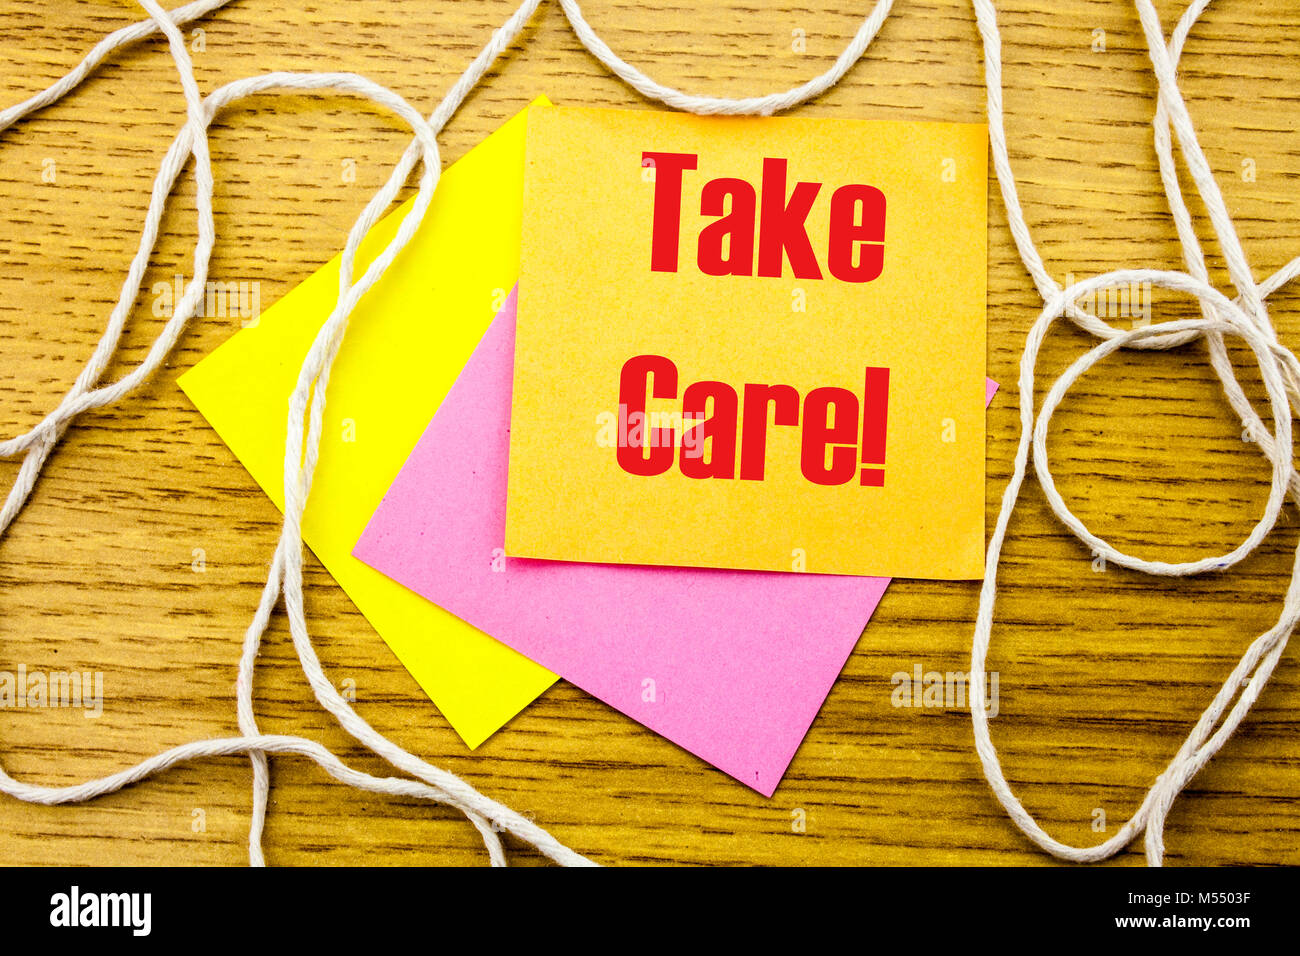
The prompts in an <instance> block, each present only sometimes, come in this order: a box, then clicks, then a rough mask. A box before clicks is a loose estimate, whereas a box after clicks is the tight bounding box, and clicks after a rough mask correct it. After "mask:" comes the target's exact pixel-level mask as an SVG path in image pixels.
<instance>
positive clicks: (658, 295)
mask: <svg viewBox="0 0 1300 956" xmlns="http://www.w3.org/2000/svg"><path fill="white" fill-rule="evenodd" d="M985 142H986V140H985V130H984V127H982V126H976V125H967V124H947V123H894V122H857V121H842V120H812V119H774V118H705V117H695V116H686V115H679V114H667V113H662V112H655V111H648V110H641V111H621V110H597V109H567V108H561V107H553V106H551V105H550V104H549V103H547V102H546V101H545V100H538V101H537V102H535V103H534V104H533V105H532V106H531V107H530V108H529V109H528V110H526V111H525V112H524V113H521V114H519V115H518V116H516V117H514V118H513V119H511V120H510V121H509V122H507V123H506V124H505V125H504V126H502V127H501V129H499V130H498V131H497V132H495V133H493V134H492V135H491V136H489V137H488V138H487V139H486V140H484V141H483V142H482V143H481V144H479V145H478V146H477V147H476V148H474V149H473V150H471V151H470V152H469V153H468V154H467V155H466V156H465V157H464V158H462V159H461V160H460V161H459V162H457V163H455V164H454V165H452V166H451V167H450V168H448V169H447V170H446V171H445V172H444V174H443V177H442V181H441V183H440V184H439V186H438V190H437V193H436V194H435V196H434V199H433V203H432V205H431V207H430V209H429V212H428V214H427V216H426V218H425V220H424V222H423V223H422V225H421V226H420V229H419V230H418V231H417V232H416V234H415V236H414V238H413V239H412V241H411V242H410V244H409V245H408V246H407V247H406V248H405V249H404V250H403V251H402V253H401V254H400V255H399V256H398V258H397V259H396V261H395V262H394V263H393V265H392V266H391V267H390V268H389V270H388V271H387V272H386V273H385V274H384V276H383V278H382V279H381V280H380V281H379V282H378V283H377V285H376V286H375V287H374V289H373V290H372V291H371V292H370V293H369V295H368V296H367V297H365V298H364V299H363V300H362V301H361V303H360V305H359V306H358V308H357V309H356V311H355V313H354V314H353V316H352V319H351V322H350V324H349V331H348V333H347V338H346V340H345V341H344V344H343V347H342V349H341V351H340V353H339V356H338V359H337V362H336V364H335V367H334V370H333V372H332V375H331V379H330V383H329V393H328V395H327V403H326V412H325V422H324V427H323V436H324V437H323V439H322V443H321V449H320V458H319V464H318V465H317V469H316V477H315V481H314V484H313V487H312V491H311V497H310V499H309V501H308V505H307V510H306V514H305V517H304V522H303V536H304V538H305V540H306V542H307V544H308V546H309V547H310V548H311V549H312V550H313V551H314V552H315V554H316V555H317V557H318V558H319V559H320V560H321V562H322V563H323V564H324V565H325V567H326V568H327V569H328V570H329V571H330V573H331V574H332V575H333V576H334V577H335V579H336V580H337V581H338V582H339V584H340V585H342V587H343V588H344V590H345V591H346V592H347V593H348V594H349V595H350V596H351V598H352V600H353V601H354V602H355V603H356V605H357V607H358V608H359V609H360V610H361V612H362V613H363V614H364V615H365V616H366V617H367V618H368V619H369V621H370V622H371V623H372V624H373V625H374V627H375V629H376V630H377V631H378V632H379V634H380V635H381V636H382V637H383V639H384V640H385V641H386V642H387V643H388V645H389V646H390V647H391V648H392V649H393V651H394V653H396V655H397V657H398V658H399V659H400V660H401V662H402V663H403V664H404V665H405V666H406V668H407V669H408V670H409V671H410V672H411V674H412V675H413V676H414V677H415V679H416V680H417V681H418V682H419V684H420V686H421V687H423V688H424V690H425V692H426V693H427V694H428V695H429V697H430V698H432V700H433V701H434V703H435V704H436V705H437V706H438V708H439V709H440V710H441V711H442V713H443V714H444V716H445V717H446V718H447V720H448V721H449V722H450V723H451V725H452V726H453V727H454V728H455V729H456V731H457V732H458V733H459V734H460V735H461V737H463V738H464V740H465V741H466V743H467V744H469V746H471V747H475V746H477V745H478V744H480V743H481V742H482V741H484V740H485V739H486V738H487V737H489V736H490V735H491V734H493V733H495V732H496V731H497V730H498V729H500V728H501V727H502V726H503V725H504V724H505V723H506V722H507V721H509V720H510V718H511V717H513V716H514V715H515V714H516V713H518V712H519V711H520V710H521V709H522V708H524V707H526V706H527V705H528V704H529V703H530V702H531V701H532V700H533V699H534V698H536V697H537V696H538V695H539V694H541V693H542V692H543V691H544V690H545V689H546V688H547V687H548V686H549V685H550V684H551V683H552V682H553V681H554V680H555V679H556V677H557V675H558V676H560V677H563V678H564V679H565V680H568V681H571V682H572V683H573V684H575V685H577V686H578V687H580V688H582V689H583V690H585V691H586V692H588V693H590V694H592V695H593V696H595V697H597V698H599V699H600V700H602V701H604V702H605V703H607V704H609V705H610V706H612V707H614V708H617V709H618V710H619V711H621V712H622V713H624V714H626V715H627V716H629V717H630V718H632V719H633V720H635V721H637V722H639V723H641V724H643V725H644V726H646V727H648V728H650V729H651V730H653V731H655V732H657V733H659V734H662V735H663V736H664V737H667V738H668V739H670V740H672V741H674V742H675V743H677V744H679V745H680V746H682V747H684V748H686V749H687V750H689V751H691V752H692V753H694V754H696V755H698V756H699V757H701V758H703V759H704V760H706V761H708V762H709V763H710V764H712V765H714V766H716V767H718V768H719V769H721V770H723V771H725V772H726V773H728V774H730V775H732V776H733V777H735V778H736V779H738V780H740V781H741V782H743V783H745V784H746V785H748V786H750V787H752V788H754V789H755V790H757V791H759V792H761V793H763V794H765V795H771V794H772V792H773V791H774V790H775V789H776V787H777V785H778V783H779V782H780V780H781V777H782V775H783V774H784V773H785V770H786V767H787V766H788V765H789V763H790V761H791V759H792V758H793V756H794V753H795V751H796V749H797V748H798V746H799V744H800V742H801V741H802V739H803V737H804V735H805V734H806V733H807V731H808V728H809V727H810V725H811V724H812V721H813V719H814V717H815V716H816V714H817V711H818V709H819V707H820V706H821V704H822V701H823V700H824V699H825V697H826V694H827V692H828V691H829V690H830V687H831V685H832V684H833V682H834V681H835V679H836V677H837V675H838V674H839V672H840V670H841V668H842V667H843V665H844V662H845V660H846V659H847V657H848V655H849V654H850V652H851V651H852V649H853V647H854V645H855V644H856V642H857V640H858V638H859V636H860V635H861V633H862V631H863V628H864V626H865V625H866V623H867V621H868V620H869V618H870V617H871V615H872V612H873V611H874V610H875V607H876V605H877V603H878V602H879V601H880V598H881V595H882V594H883V593H884V591H885V588H886V586H887V585H888V583H889V578H890V577H892V576H906V577H919V578H947V579H954V578H957V579H960V578H976V577H979V576H980V575H981V573H982V563H983V547H984V524H983V515H984V491H983V488H984V484H983V483H984V418H983V408H984V405H985V403H986V401H987V400H988V399H989V398H991V396H992V386H991V385H989V384H987V383H986V381H985V379H984V374H983V369H984V282H985V201H986V197H985V187H986V183H985V170H986V159H985V155H986V154H985V150H986V146H985ZM409 208H410V203H408V204H406V205H405V206H403V207H401V208H399V209H397V210H396V211H394V212H393V213H392V214H390V215H389V216H388V217H387V218H386V219H385V220H384V221H382V222H381V223H380V224H379V225H377V226H376V227H375V228H374V229H373V230H372V232H371V234H370V235H369V236H368V237H367V239H366V241H365V243H364V245H363V246H362V249H361V253H360V255H359V256H358V261H357V270H358V272H359V271H360V270H361V269H363V268H364V267H365V266H366V265H367V264H368V263H369V262H370V261H371V259H373V257H374V256H375V255H376V254H377V253H378V252H379V250H381V249H382V248H383V247H384V245H386V244H387V242H388V241H389V240H391V238H392V237H393V235H394V234H395V232H396V230H397V227H398V224H399V223H400V222H401V220H402V218H403V217H404V216H405V215H406V214H407V212H408V211H409ZM338 268H339V263H338V259H335V260H333V261H331V262H330V263H328V264H327V265H326V266H324V267H323V268H322V269H321V270H320V271H319V272H317V273H316V274H314V275H312V276H311V277H309V278H308V279H307V280H306V281H304V282H303V283H302V284H301V285H299V286H298V287H297V288H295V289H294V290H293V291H291V292H290V293H289V294H288V295H286V296H285V297H284V298H283V299H281V300H280V301H279V302H277V303H276V304H275V305H274V306H272V307H271V308H269V309H268V310H267V311H266V312H265V313H264V314H263V315H262V316H261V317H260V320H259V321H257V322H256V323H254V324H252V325H250V326H249V327H247V328H244V329H242V330H240V331H239V332H237V333H236V334H235V335H234V336H232V337H231V338H230V340H229V341H227V342H226V343H225V344H224V345H222V346H221V347H220V348H218V349H217V350H216V351H215V352H213V353H212V354H211V355H210V356H208V357H207V358H205V359H204V360H203V361H201V362H200V363H199V364H198V365H196V366H195V367H194V368H193V369H192V370H190V371H189V372H188V373H186V374H185V375H183V376H182V377H181V379H180V385H181V387H182V389H184V391H185V393H186V394H187V395H188V396H189V397H190V398H191V400H192V401H193V402H194V404H195V405H196V406H197V407H198V408H199V410H200V411H201V412H202V413H203V415H204V416H205V417H206V418H207V420H208V421H209V422H210V423H211V424H212V426H213V428H215V429H216V430H217V432H218V434H219V435H220V436H221V437H222V439H223V440H224V441H225V442H226V443H227V444H228V445H229V446H230V447H231V449H232V450H233V451H234V453H235V454H236V455H237V456H238V457H239V459H240V460H241V461H242V462H243V463H244V465H245V466H246V467H247V468H248V470H249V472H250V473H251V474H252V476H253V477H254V479H255V480H256V481H257V482H258V483H259V484H260V485H261V486H262V488H263V489H264V490H265V491H266V493H267V494H268V495H269V496H270V497H271V498H272V500H274V501H275V502H276V504H277V505H280V506H282V492H281V486H282V476H281V469H282V467H283V457H284V453H283V448H284V441H285V432H284V429H285V418H286V416H285V411H284V410H285V407H286V400H287V398H288V396H289V394H290V392H291V391H292V389H293V385H294V382H295V379H296V376H297V374H298V370H299V367H300V366H301V363H302V360H303V358H304V357H305V355H306V353H307V350H308V348H309V347H310V344H311V341H312V339H313V337H314V335H315V333H316V332H317V330H318V329H319V328H320V326H321V324H322V323H323V322H324V321H325V319H326V317H327V316H328V315H329V313H330V310H331V308H332V306H333V305H334V302H335V298H336V296H337V291H338Z"/></svg>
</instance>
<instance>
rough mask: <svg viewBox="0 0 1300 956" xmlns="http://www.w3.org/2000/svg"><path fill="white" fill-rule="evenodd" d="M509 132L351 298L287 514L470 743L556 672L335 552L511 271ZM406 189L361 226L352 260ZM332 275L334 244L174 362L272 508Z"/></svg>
mask: <svg viewBox="0 0 1300 956" xmlns="http://www.w3.org/2000/svg"><path fill="white" fill-rule="evenodd" d="M537 102H538V103H542V104H546V101H545V100H544V99H542V100H538V101H537ZM524 132H525V113H520V114H519V115H518V116H516V117H514V118H513V119H511V120H510V121H509V122H507V123H506V124H505V125H504V126H502V127H501V128H500V129H499V130H497V131H496V132H495V133H493V134H492V135H491V136H489V137H488V138H487V139H486V140H484V141H483V142H482V143H481V144H479V145H478V146H476V147H475V148H474V149H473V150H471V151H470V152H469V153H467V154H466V155H465V156H464V158H462V159H461V160H460V161H458V162H457V163H455V164H454V165H452V166H451V167H450V168H448V169H447V170H446V171H445V172H444V173H443V175H442V181H441V182H440V183H439V185H438V190H437V192H436V193H435V195H434V198H433V202H432V205H431V206H430V208H429V210H428V212H427V213H426V216H425V219H424V222H423V223H422V224H421V226H420V229H419V230H418V231H417V232H416V234H415V235H414V237H412V239H411V241H410V243H409V244H408V245H407V246H406V248H405V249H404V250H403V251H402V253H401V254H400V256H399V257H398V258H397V260H396V261H395V262H394V263H393V265H392V266H391V267H390V268H389V270H388V271H387V272H386V273H385V274H384V276H383V278H382V279H381V280H380V281H379V282H378V283H377V284H376V285H375V286H374V288H373V289H371V291H370V292H369V293H368V294H367V295H366V297H365V298H363V299H362V300H361V303H360V305H359V306H358V307H357V309H356V311H355V312H354V313H353V315H352V318H351V321H350V323H349V326H348V332H347V337H346V339H345V340H344V343H343V347H342V349H341V351H340V352H339V355H338V359H337V360H336V362H335V364H334V368H333V371H332V373H331V377H330V383H329V394H328V396H327V401H326V410H325V421H324V426H323V432H322V439H321V448H320V459H319V464H318V465H317V468H316V475H315V479H314V481H313V484H312V490H311V497H310V498H309V500H308V504H307V510H306V514H305V515H304V519H303V538H304V540H305V541H306V542H307V545H308V546H309V547H310V548H311V549H312V551H313V552H315V554H316V556H317V557H318V558H319V559H320V560H321V563H322V564H324V565H325V567H326V568H327V569H328V570H329V572H330V574H332V575H333V576H334V579H335V580H336V581H338V583H339V584H340V585H342V587H343V589H344V590H345V591H346V592H347V593H348V595H349V597H351V598H352V600H353V601H354V602H355V603H356V606H357V608H358V609H359V610H360V611H361V613H362V614H364V615H365V616H366V618H367V619H368V620H369V621H370V623H371V624H372V625H373V626H374V628H375V630H376V631H378V632H379V634H380V636H382V637H383V639H384V640H385V641H387V643H388V645H389V646H390V647H391V648H392V649H393V652H394V653H395V654H396V655H397V657H398V659H399V660H400V661H401V662H402V663H403V664H404V665H405V666H406V669H407V670H409V671H410V672H411V675H412V676H413V677H414V678H415V679H416V681H418V682H419V684H420V686H421V687H422V688H424V691H425V693H427V694H428V695H429V697H430V698H432V699H433V701H434V703H436V704H437V705H438V707H439V709H440V710H441V711H442V713H443V715H444V716H445V717H446V718H447V720H448V721H449V722H450V723H451V725H452V727H454V728H455V729H456V732H457V733H459V734H460V736H461V737H463V738H464V740H465V742H466V743H467V744H469V745H470V746H471V747H476V746H478V745H479V744H480V743H482V742H483V741H484V740H486V739H487V738H488V737H489V736H491V735H492V734H493V733H495V732H496V731H497V730H498V729H499V728H500V727H501V726H502V725H503V724H504V723H505V722H506V721H508V720H509V719H510V718H511V717H513V716H514V715H515V714H517V713H518V712H519V711H520V710H521V709H523V708H524V707H525V706H527V705H528V704H529V703H530V702H531V701H532V700H534V699H535V698H536V697H537V696H538V695H539V694H540V693H542V691H544V690H545V689H546V688H547V687H549V686H550V685H551V684H552V683H553V682H554V681H555V679H556V675H555V674H552V673H551V672H550V671H548V670H545V669H544V668H542V667H539V666H538V665H536V664H534V663H533V662H531V661H529V660H528V659H527V658H525V657H523V656H522V655H520V654H518V653H517V652H515V651H513V650H511V649H510V648H508V647H506V645H504V644H501V643H499V642H498V641H495V640H493V639H492V638H491V637H488V636H487V635H486V634H484V633H483V632H481V631H479V630H476V629H475V628H473V627H471V626H470V625H468V624H466V623H465V622H463V621H461V620H460V619H459V618H456V617H454V616H452V615H451V614H449V613H447V612H446V611H443V610H442V609H441V608H439V607H437V606H436V605H434V604H432V603H431V602H429V601H427V600H425V599H424V598H422V597H420V596H419V595H417V594H415V593H414V592H412V591H408V590H407V589H405V588H404V587H402V586H401V585H400V584H397V583H396V582H394V581H392V580H391V579H389V578H386V577H384V576H383V575H382V574H380V573H379V572H378V571H375V570H374V569H372V568H370V567H368V566H366V565H365V564H362V563H361V562H360V561H359V560H357V559H356V558H354V557H352V553H351V552H352V548H353V546H354V545H355V544H356V541H357V538H358V537H360V535H361V532H362V530H363V529H364V528H365V526H366V522H367V521H368V520H369V519H370V516H371V514H373V513H374V510H375V508H376V506H377V505H378V504H379V502H380V500H381V499H382V498H383V496H384V492H385V491H387V490H388V487H389V485H390V484H392V481H393V478H394V477H395V476H396V475H397V472H398V471H399V470H400V469H401V466H402V463H403V462H404V461H405V460H406V457H407V455H409V454H410V452H411V449H412V448H413V447H414V446H415V443H416V441H417V440H418V439H419V437H420V435H421V434H422V433H423V431H424V429H425V427H426V426H427V425H428V424H429V420H430V419H431V418H432V417H433V414H434V412H435V411H436V410H437V409H438V406H439V404H440V403H441V402H442V399H443V397H444V396H445V395H446V393H447V391H448V389H450V388H451V385H452V383H453V382H455V380H456V376H457V375H458V374H459V373H460V370H461V369H462V368H463V367H464V365H465V363H466V361H467V360H468V359H469V356H470V354H471V353H472V352H473V351H474V348H475V346H476V345H477V344H478V341H479V339H480V338H481V337H482V335H483V333H484V331H485V330H486V329H487V327H488V325H489V323H490V322H491V320H492V318H493V316H494V315H495V313H496V311H497V309H498V308H499V307H500V306H501V305H502V303H503V302H504V301H505V298H506V296H507V295H508V294H509V292H510V290H511V288H512V287H513V286H514V284H515V281H516V279H517V277H518V269H519V228H520V202H521V195H522V188H523V187H522V181H523V161H524ZM413 202H414V199H412V200H410V201H408V202H407V203H405V204H404V205H403V206H401V207H400V208H398V209H396V210H394V211H393V212H392V213H390V214H389V215H388V216H387V217H386V218H385V219H384V220H382V221H381V222H379V223H378V224H377V225H375V227H374V228H373V229H372V230H371V232H370V234H369V235H368V236H367V237H366V239H365V241H364V242H363V244H362V245H361V248H360V249H359V254H358V256H357V259H356V268H355V274H356V275H360V274H361V272H362V271H363V270H364V269H365V268H366V266H368V265H369V263H370V262H371V261H372V260H373V259H374V257H375V256H376V255H378V254H379V252H380V251H381V250H382V249H383V248H384V246H386V245H387V244H388V242H389V241H390V240H391V239H392V238H393V236H394V235H395V234H396V232H397V229H398V226H399V224H400V223H401V220H402V219H403V217H405V216H406V214H407V212H408V211H409V210H410V208H411V205H412V203H413ZM338 283H339V258H338V257H335V258H334V259H333V260H331V261H330V262H329V263H328V264H326V265H325V266H324V267H322V268H321V269H320V271H318V272H316V273H315V274H313V275H312V276H311V277H310V278H308V279H307V280H306V281H304V282H303V283H302V284H301V285H299V286H297V287H296V288H295V289H293V290H292V291H291V292H289V294H288V295H286V296H285V297H284V298H283V299H281V300H280V301H279V302H277V303H276V304H275V305H274V306H272V307H271V308H269V309H267V310H266V311H265V313H263V315H262V316H261V317H260V320H258V321H257V322H256V323H254V324H251V325H250V326H249V327H248V328H244V329H241V330H240V331H239V332H237V333H236V334H235V335H233V336H231V338H230V339H229V340H228V341H226V342H225V343H224V344H223V345H222V346H221V347H220V348H218V349H217V350H216V351H214V352H213V353H212V354H211V355H209V356H208V357H207V358H205V359H204V360H203V361H201V362H199V363H198V364H197V365H196V366H195V367H194V368H193V369H191V370H190V371H188V372H186V373H185V374H184V375H182V376H181V378H180V386H181V388H182V389H183V390H184V391H185V394H186V395H188V396H189V397H190V400H191V401H193V402H194V404H195V405H196V406H197V407H198V409H199V411H200V412H202V414H203V416H204V417H205V418H207V420H208V421H209V422H210V423H211V425H212V427H213V428H215V429H216V431H217V433H218V434H219V435H220V436H221V438H222V440H224V441H225V442H226V444H227V445H229V446H230V448H231V450H233V451H234V453H235V454H236V455H237V456H238V457H239V460H240V461H241V462H243V464H244V466H245V467H246V468H247V469H248V471H249V473H250V474H252V476H253V478H254V479H255V480H256V481H257V483H258V484H259V485H261V486H262V489H263V490H264V491H265V492H266V493H267V494H268V495H269V496H270V497H271V499H272V500H273V501H274V502H275V504H276V506H277V507H279V508H281V509H283V507H284V493H283V486H284V478H283V468H284V443H285V428H286V417H287V414H288V399H289V396H290V394H291V393H292V391H293V388H294V384H295V382H296V380H297V376H298V370H299V367H300V366H301V365H302V361H303V359H304V358H305V356H306V354H307V351H308V349H309V348H310V345H311V341H312V339H313V338H314V336H315V335H316V333H317V331H319V329H320V327H321V325H323V324H324V322H325V319H326V318H327V317H328V316H329V313H330V311H331V310H332V309H333V307H334V305H335V303H336V301H337V297H338ZM493 557H494V556H493V555H491V554H485V555H483V560H484V561H485V562H490V561H492V560H493Z"/></svg>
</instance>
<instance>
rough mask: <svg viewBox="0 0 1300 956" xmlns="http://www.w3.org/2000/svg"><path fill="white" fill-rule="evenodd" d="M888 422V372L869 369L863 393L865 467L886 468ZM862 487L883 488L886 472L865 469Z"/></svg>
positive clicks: (863, 453)
mask: <svg viewBox="0 0 1300 956" xmlns="http://www.w3.org/2000/svg"><path fill="white" fill-rule="evenodd" d="M888 422H889V369H887V368H873V367H871V366H867V383H866V387H865V388H864V389H863V392H862V464H864V465H884V463H885V431H886V426H887V424H888ZM862 484H863V485H866V486H868V487H872V488H881V487H883V486H884V484H885V469H884V468H863V469H862Z"/></svg>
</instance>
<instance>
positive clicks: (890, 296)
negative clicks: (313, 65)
mask: <svg viewBox="0 0 1300 956" xmlns="http://www.w3.org/2000/svg"><path fill="white" fill-rule="evenodd" d="M986 142H987V130H986V128H985V127H984V126H983V125H976V124H958V123H912V122H864V121H854V120H822V119H794V118H757V117H746V118H729V117H698V116H690V115H683V114H675V113H662V112H652V111H626V110H597V109H569V108H552V109H546V110H533V111H532V112H531V113H530V115H529V118H528V142H527V161H526V164H525V176H524V212H523V235H522V258H521V275H520V285H519V303H518V331H517V339H516V350H515V381H514V398H513V407H512V418H511V436H510V438H511V441H510V472H509V491H508V506H507V518H506V553H507V554H510V555H516V556H520V557H529V558H550V559H559V560H568V561H591V562H617V563H625V564H658V565H692V566H700V567H728V568H748V569H757V570H766V571H810V572H821V573H829V574H858V575H878V576H894V577H913V578H945V579H962V578H977V577H979V576H980V575H981V574H982V571H983V567H982V565H983V553H984V397H985V396H984V384H985V378H984V351H985V315H984V299H985V270H986V239H985V234H986V202H987V182H986V169H987V166H986V162H987V161H986V149H987V147H986ZM647 600H653V596H652V595H647Z"/></svg>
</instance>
